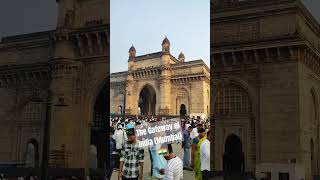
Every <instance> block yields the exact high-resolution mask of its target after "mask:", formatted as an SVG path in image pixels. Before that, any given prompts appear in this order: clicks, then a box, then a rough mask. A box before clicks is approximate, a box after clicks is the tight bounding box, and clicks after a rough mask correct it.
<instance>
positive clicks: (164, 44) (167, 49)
mask: <svg viewBox="0 0 320 180" xmlns="http://www.w3.org/2000/svg"><path fill="white" fill-rule="evenodd" d="M162 53H163V54H170V41H169V39H168V38H167V36H166V37H165V38H164V40H163V41H162Z"/></svg>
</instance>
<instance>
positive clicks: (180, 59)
mask: <svg viewBox="0 0 320 180" xmlns="http://www.w3.org/2000/svg"><path fill="white" fill-rule="evenodd" d="M178 60H179V61H180V62H181V63H184V60H185V57H184V54H183V53H182V51H181V52H180V54H179V57H178Z"/></svg>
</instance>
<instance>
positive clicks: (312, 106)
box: [310, 89, 318, 124]
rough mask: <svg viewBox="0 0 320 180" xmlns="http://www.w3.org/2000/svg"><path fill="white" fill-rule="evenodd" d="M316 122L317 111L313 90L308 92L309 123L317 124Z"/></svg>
mask: <svg viewBox="0 0 320 180" xmlns="http://www.w3.org/2000/svg"><path fill="white" fill-rule="evenodd" d="M317 121H318V110H317V99H316V94H315V92H314V90H313V89H312V90H311V92H310V122H311V123H312V124H317Z"/></svg>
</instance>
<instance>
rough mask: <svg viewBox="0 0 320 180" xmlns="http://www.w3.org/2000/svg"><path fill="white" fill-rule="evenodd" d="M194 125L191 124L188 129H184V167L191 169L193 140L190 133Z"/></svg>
mask: <svg viewBox="0 0 320 180" xmlns="http://www.w3.org/2000/svg"><path fill="white" fill-rule="evenodd" d="M191 131H192V127H191V126H189V127H188V129H187V130H183V142H182V148H183V152H184V153H183V169H186V170H191V168H190V157H191V142H190V133H191Z"/></svg>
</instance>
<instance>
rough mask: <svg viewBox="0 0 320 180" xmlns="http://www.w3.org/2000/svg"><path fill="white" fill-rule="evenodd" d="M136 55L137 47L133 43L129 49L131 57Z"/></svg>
mask: <svg viewBox="0 0 320 180" xmlns="http://www.w3.org/2000/svg"><path fill="white" fill-rule="evenodd" d="M134 57H136V48H134V46H133V45H132V46H131V47H130V49H129V59H131V58H134Z"/></svg>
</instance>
